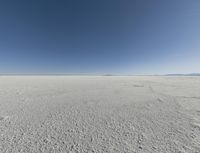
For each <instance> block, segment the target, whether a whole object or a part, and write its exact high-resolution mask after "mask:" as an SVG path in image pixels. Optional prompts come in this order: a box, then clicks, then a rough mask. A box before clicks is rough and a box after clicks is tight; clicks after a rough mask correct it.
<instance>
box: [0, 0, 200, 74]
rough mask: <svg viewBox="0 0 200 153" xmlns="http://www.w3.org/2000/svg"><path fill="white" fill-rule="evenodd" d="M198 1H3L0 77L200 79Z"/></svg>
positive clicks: (0, 9)
mask: <svg viewBox="0 0 200 153" xmlns="http://www.w3.org/2000/svg"><path fill="white" fill-rule="evenodd" d="M199 27H200V1H199V0H151V1H149V0H100V1H99V0H84V1H83V0H60V1H56V0H29V1H27V0H17V1H16V0H2V1H0V73H2V74H3V73H44V74H46V73H66V74H69V73H76V74H79V73H84V74H85V73H87V74H105V73H111V74H167V73H192V72H200V28H199Z"/></svg>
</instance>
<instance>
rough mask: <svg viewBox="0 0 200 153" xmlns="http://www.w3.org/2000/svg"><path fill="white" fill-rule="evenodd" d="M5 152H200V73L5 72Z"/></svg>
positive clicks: (1, 105) (1, 82) (0, 148)
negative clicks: (136, 74) (62, 74)
mask: <svg viewBox="0 0 200 153" xmlns="http://www.w3.org/2000/svg"><path fill="white" fill-rule="evenodd" d="M0 152H1V153H18V152H23V153H24V152H26V153H29V152H30V153H32V152H33V153H40V152H44V153H51V152H53V153H67V152H72V153H79V152H80V153H81V152H91V153H95V152H113V153H200V77H139V76H138V77H113V76H107V77H106V76H105V77H100V76H99V77H95V76H93V77H92V76H85V77H83V76H82V77H80V76H79V77H78V76H67V77H66V76H65V77H64V76H18V77H16V76H9V77H6V76H1V77H0Z"/></svg>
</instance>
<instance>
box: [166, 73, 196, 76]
mask: <svg viewBox="0 0 200 153" xmlns="http://www.w3.org/2000/svg"><path fill="white" fill-rule="evenodd" d="M166 76H200V73H189V74H167V75H166Z"/></svg>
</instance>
